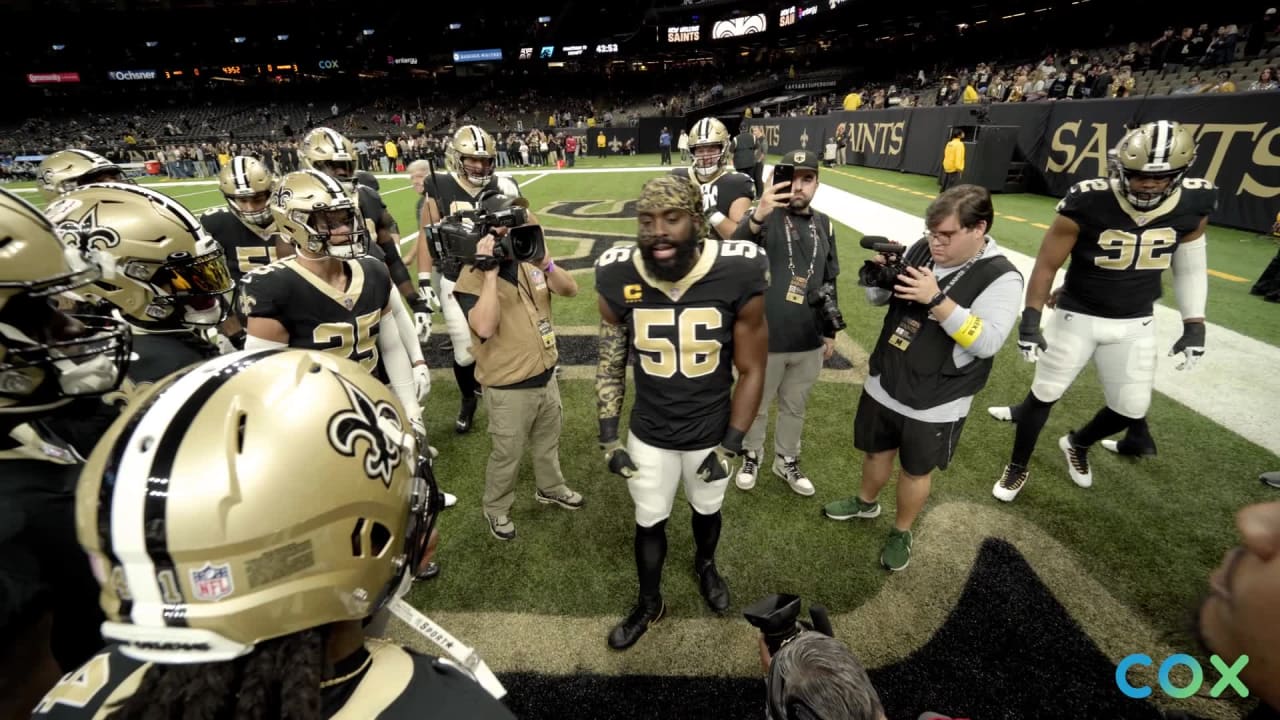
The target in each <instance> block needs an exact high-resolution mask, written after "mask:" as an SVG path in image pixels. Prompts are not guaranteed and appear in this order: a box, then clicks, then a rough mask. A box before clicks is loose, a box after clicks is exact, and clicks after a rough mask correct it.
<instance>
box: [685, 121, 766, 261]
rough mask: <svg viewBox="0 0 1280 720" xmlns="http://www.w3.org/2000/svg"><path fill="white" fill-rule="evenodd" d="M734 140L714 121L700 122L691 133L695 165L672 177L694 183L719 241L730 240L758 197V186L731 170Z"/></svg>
mask: <svg viewBox="0 0 1280 720" xmlns="http://www.w3.org/2000/svg"><path fill="white" fill-rule="evenodd" d="M732 145H733V138H732V137H730V136H729V130H728V128H726V127H725V126H724V123H722V122H720V121H719V120H717V119H715V118H713V117H707V118H703V119H701V120H699V121H698V122H696V123H694V125H693V132H691V133H689V152H690V153H691V154H692V155H693V162H692V164H690V165H689V167H687V168H675V169H673V170H672V171H671V174H672V175H676V176H679V177H683V178H688V179H690V180H693V181H694V183H695V184H696V185H697V187H698V189H699V190H700V191H702V212H703V214H704V215H706V217H707V224H708V225H709V226H710V228H711V229H712V230H714V231H715V234H716V236H717V237H721V238H726V239H727V238H728V237H729V236H731V235H732V234H733V231H734V230H737V229H738V225H739V224H740V223H741V222H742V219H743V218H744V217H746V216H747V211H749V210H750V209H751V201H752V200H754V199H755V197H756V189H755V183H754V182H753V181H752V180H751V177H750V176H748V175H746V174H745V173H740V172H737V171H735V170H734V169H733V168H732V167H730V166H729V160H730V158H731V157H732V152H733V148H732Z"/></svg>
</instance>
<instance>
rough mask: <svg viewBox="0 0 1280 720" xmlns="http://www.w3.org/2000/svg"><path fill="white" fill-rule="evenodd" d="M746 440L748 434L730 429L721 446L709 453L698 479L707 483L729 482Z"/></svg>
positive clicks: (699, 469)
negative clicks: (743, 442)
mask: <svg viewBox="0 0 1280 720" xmlns="http://www.w3.org/2000/svg"><path fill="white" fill-rule="evenodd" d="M744 439H746V433H744V432H742V431H741V430H738V429H737V428H734V427H730V428H729V429H728V430H727V431H726V432H725V434H724V439H723V440H721V441H720V444H719V445H717V446H716V447H715V449H714V450H712V451H711V452H709V453H707V457H706V459H705V460H703V461H702V464H701V465H699V466H698V472H697V477H698V479H699V480H701V481H702V482H707V483H713V482H718V481H720V480H727V479H728V478H729V476H730V475H732V474H733V465H734V461H735V460H737V459H738V456H739V455H741V454H742V441H743V440H744Z"/></svg>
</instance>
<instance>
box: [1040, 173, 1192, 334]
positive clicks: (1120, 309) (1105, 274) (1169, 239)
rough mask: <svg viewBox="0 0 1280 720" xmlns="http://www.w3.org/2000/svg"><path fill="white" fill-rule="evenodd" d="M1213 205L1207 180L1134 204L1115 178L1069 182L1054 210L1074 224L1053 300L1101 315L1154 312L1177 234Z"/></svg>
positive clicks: (1132, 315) (1180, 235) (1184, 182)
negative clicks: (1140, 206)
mask: <svg viewBox="0 0 1280 720" xmlns="http://www.w3.org/2000/svg"><path fill="white" fill-rule="evenodd" d="M1216 205H1217V189H1216V188H1214V186H1213V184H1212V183H1210V182H1209V181H1208V180H1201V179H1199V178H1184V179H1183V180H1182V183H1181V186H1180V187H1179V188H1178V189H1177V190H1175V191H1174V192H1173V194H1172V195H1170V196H1169V197H1168V199H1166V200H1165V201H1164V202H1163V203H1161V204H1160V205H1159V206H1158V207H1155V208H1153V209H1151V210H1146V211H1139V210H1136V209H1134V208H1133V206H1132V205H1130V204H1129V202H1128V201H1127V200H1126V199H1125V198H1124V196H1123V195H1122V194H1121V192H1120V188H1119V184H1118V182H1117V181H1115V180H1106V179H1103V178H1094V179H1091V180H1082V181H1081V182H1078V183H1076V184H1075V185H1072V186H1071V189H1070V190H1068V191H1067V195H1066V197H1064V198H1062V200H1061V201H1060V202H1059V203H1058V213H1059V214H1060V215H1062V216H1063V217H1066V218H1068V219H1070V220H1073V221H1075V223H1076V224H1078V225H1079V226H1080V232H1079V235H1078V237H1077V239H1076V244H1075V247H1073V248H1072V250H1071V264H1070V266H1068V267H1067V279H1066V284H1065V285H1064V288H1063V292H1062V298H1061V299H1060V300H1059V301H1058V304H1059V305H1060V306H1061V307H1062V309H1063V310H1069V311H1074V312H1079V313H1084V314H1086V315H1095V316H1098V317H1106V318H1138V317H1146V316H1148V315H1150V314H1151V313H1152V305H1153V304H1154V303H1155V301H1156V300H1157V299H1159V298H1160V293H1161V287H1160V276H1161V273H1163V272H1164V270H1165V268H1167V267H1169V264H1170V262H1171V261H1172V259H1173V254H1174V252H1176V251H1177V249H1178V243H1179V241H1180V240H1181V239H1182V238H1184V237H1186V236H1187V235H1190V234H1191V233H1193V232H1194V231H1195V230H1196V229H1197V228H1198V227H1199V226H1200V222H1201V220H1203V219H1204V218H1205V216H1207V215H1209V214H1210V213H1212V212H1213V210H1214V208H1215V207H1216Z"/></svg>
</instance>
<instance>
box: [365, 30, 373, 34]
mask: <svg viewBox="0 0 1280 720" xmlns="http://www.w3.org/2000/svg"><path fill="white" fill-rule="evenodd" d="M364 34H365V35H372V34H373V28H365V29H364Z"/></svg>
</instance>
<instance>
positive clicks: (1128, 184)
mask: <svg viewBox="0 0 1280 720" xmlns="http://www.w3.org/2000/svg"><path fill="white" fill-rule="evenodd" d="M1114 174H1115V176H1116V178H1117V180H1118V181H1119V183H1120V192H1121V193H1122V194H1123V195H1124V199H1125V200H1127V201H1128V202H1129V204H1130V205H1132V206H1133V207H1134V209H1135V210H1152V209H1154V208H1157V207H1159V206H1160V204H1161V203H1163V202H1164V201H1165V200H1167V199H1168V198H1169V196H1170V195H1172V194H1173V192H1174V191H1175V190H1177V189H1178V185H1179V184H1180V183H1181V182H1182V176H1183V175H1186V174H1187V170H1186V168H1183V169H1181V170H1171V171H1168V172H1163V173H1143V172H1137V171H1134V170H1129V169H1127V168H1124V167H1118V168H1116V170H1115V172H1114ZM1148 177H1150V178H1158V179H1161V180H1163V179H1166V178H1167V179H1168V180H1169V184H1168V185H1166V186H1165V187H1164V189H1163V190H1159V191H1155V192H1146V191H1143V192H1142V194H1141V195H1140V194H1139V191H1138V190H1137V189H1135V188H1134V183H1135V181H1140V180H1141V179H1142V178H1148Z"/></svg>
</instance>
